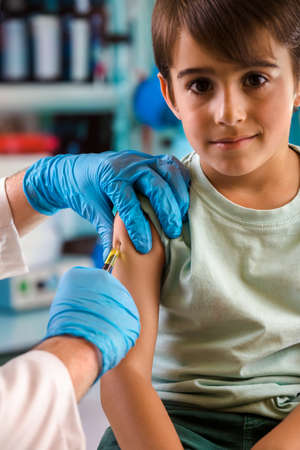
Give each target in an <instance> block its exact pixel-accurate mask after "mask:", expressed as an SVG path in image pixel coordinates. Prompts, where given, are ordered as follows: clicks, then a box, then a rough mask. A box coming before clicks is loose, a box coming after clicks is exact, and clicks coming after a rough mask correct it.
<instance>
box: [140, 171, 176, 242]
mask: <svg viewBox="0 0 300 450" xmlns="http://www.w3.org/2000/svg"><path fill="white" fill-rule="evenodd" d="M135 186H136V187H137V189H138V190H139V191H140V192H141V193H142V194H143V195H145V196H146V197H148V198H149V200H150V203H151V205H152V207H153V209H154V212H155V214H156V215H157V217H158V220H159V222H160V224H161V226H162V228H163V230H164V232H165V233H166V235H167V236H168V237H170V238H175V237H178V236H179V235H180V233H181V230H182V219H181V212H180V209H179V206H178V203H177V201H176V199H175V197H174V193H173V191H172V189H171V188H170V187H169V185H168V183H167V182H166V181H165V180H164V179H163V178H161V177H160V176H159V175H158V174H157V173H156V172H154V171H153V170H150V169H149V170H148V171H147V172H145V173H144V175H143V176H141V177H140V178H139V179H138V180H137V182H136V184H135Z"/></svg>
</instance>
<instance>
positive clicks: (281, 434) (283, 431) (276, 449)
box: [252, 406, 300, 450]
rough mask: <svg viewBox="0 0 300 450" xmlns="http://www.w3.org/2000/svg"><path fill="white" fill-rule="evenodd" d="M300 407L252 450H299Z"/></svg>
mask: <svg viewBox="0 0 300 450" xmlns="http://www.w3.org/2000/svg"><path fill="white" fill-rule="evenodd" d="M299 424H300V406H297V407H296V408H295V409H294V410H293V411H292V412H291V413H290V414H289V415H288V416H287V417H286V418H285V419H284V420H283V421H282V422H280V424H279V425H277V426H276V427H275V428H273V430H272V431H270V432H269V433H268V434H266V435H265V436H264V437H263V438H262V439H260V440H259V441H258V442H257V444H255V445H254V447H252V450H299V448H300V444H299V443H300V427H299Z"/></svg>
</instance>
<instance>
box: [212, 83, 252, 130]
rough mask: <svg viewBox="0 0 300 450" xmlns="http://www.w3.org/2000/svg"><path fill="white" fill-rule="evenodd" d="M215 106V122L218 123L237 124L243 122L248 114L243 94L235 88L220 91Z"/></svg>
mask: <svg viewBox="0 0 300 450" xmlns="http://www.w3.org/2000/svg"><path fill="white" fill-rule="evenodd" d="M215 107H216V108H215V122H216V124H218V125H225V126H235V125H237V124H239V123H241V122H243V121H244V120H245V118H246V115H247V114H246V105H245V100H244V98H243V96H242V95H241V94H240V93H238V92H236V91H234V90H233V89H227V90H224V91H223V92H220V94H219V95H218V98H217V99H216V105H215Z"/></svg>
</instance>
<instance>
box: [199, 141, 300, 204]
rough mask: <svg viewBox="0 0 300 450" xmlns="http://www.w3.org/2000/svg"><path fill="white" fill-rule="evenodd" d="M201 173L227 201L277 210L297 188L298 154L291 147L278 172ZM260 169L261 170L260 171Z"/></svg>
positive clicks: (298, 183) (295, 193)
mask: <svg viewBox="0 0 300 450" xmlns="http://www.w3.org/2000/svg"><path fill="white" fill-rule="evenodd" d="M204 172H205V174H206V176H207V177H208V179H209V180H210V182H211V183H212V184H213V185H214V187H215V188H216V189H217V190H218V191H219V192H220V193H221V194H222V195H224V197H226V198H228V200H230V201H232V202H233V203H236V204H237V205H240V206H243V207H245V208H251V209H258V210H262V209H266V210H267V209H276V208H280V207H281V206H283V205H285V204H287V203H289V202H290V201H291V200H292V199H293V198H294V197H295V196H296V195H297V193H298V191H299V188H300V157H299V154H298V153H296V152H295V151H293V150H291V151H290V152H289V155H288V158H286V161H285V163H284V165H281V167H279V171H278V173H276V172H275V173H272V175H270V174H269V176H266V175H265V174H264V173H258V174H251V175H250V176H248V175H247V176H246V177H230V180H229V179H228V177H226V178H224V177H222V176H221V177H218V176H216V177H215V176H211V174H210V173H207V171H206V170H205V169H204ZM261 172H262V171H261Z"/></svg>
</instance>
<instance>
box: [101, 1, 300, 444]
mask: <svg viewBox="0 0 300 450" xmlns="http://www.w3.org/2000/svg"><path fill="white" fill-rule="evenodd" d="M299 24H300V4H299V1H298V0H268V1H265V2H261V0H238V1H236V0H188V1H186V0H157V2H156V5H155V9H154V13H153V43H154V52H155V57H156V62H157V65H158V67H159V70H160V75H159V78H160V82H161V89H162V93H163V95H164V97H165V99H166V101H167V103H168V105H169V107H170V108H171V110H172V111H173V112H174V114H175V115H176V116H177V117H178V118H179V119H180V120H181V121H182V124H183V127H184V130H185V134H186V136H187V138H188V140H189V142H190V143H191V145H192V146H193V148H194V151H195V152H194V153H192V154H190V155H189V156H187V157H186V158H185V159H184V163H185V165H186V167H188V168H189V170H190V173H191V179H192V182H191V190H190V210H189V214H188V225H186V226H185V227H184V230H183V233H182V235H181V237H180V238H178V239H174V240H168V239H166V238H165V236H164V235H163V233H162V232H161V230H160V228H159V226H158V224H157V220H156V219H155V217H154V215H153V213H152V212H151V209H150V208H148V207H147V205H145V211H146V212H147V213H148V214H149V215H150V217H151V219H152V221H153V223H154V224H155V226H156V228H157V230H158V231H159V233H160V236H161V239H162V241H163V244H164V247H165V267H164V278H163V284H162V291H161V293H160V299H159V287H160V285H159V278H160V272H161V267H162V264H163V255H162V248H161V244H160V242H159V239H158V236H157V233H156V231H154V229H153V235H154V247H153V250H152V253H151V254H149V255H144V256H142V255H138V254H137V253H136V252H135V251H134V249H133V248H131V247H130V243H129V241H128V237H127V236H126V232H125V230H124V227H123V225H122V223H121V222H120V220H119V219H117V220H116V223H115V241H116V242H117V241H118V242H120V245H121V251H122V254H123V258H122V259H121V260H120V261H119V262H118V265H117V267H116V270H115V272H114V275H116V276H117V277H118V278H119V279H120V281H121V282H123V283H124V284H125V285H126V287H127V288H128V290H129V291H130V292H131V294H132V295H133V298H134V299H135V301H136V303H137V306H138V308H139V311H140V315H141V324H142V332H141V337H140V339H139V340H138V342H137V344H136V346H135V347H134V348H133V350H132V351H131V352H130V353H129V354H128V356H127V357H126V359H125V360H124V362H123V363H121V364H120V366H119V367H118V368H117V369H114V370H112V371H111V372H109V373H108V374H107V375H106V376H105V377H103V380H102V401H103V405H104V409H105V411H106V413H107V415H108V418H109V420H110V422H111V424H112V428H113V430H114V433H115V436H116V439H117V440H118V443H119V445H120V447H121V448H122V449H130V450H135V449H139V450H140V449H143V450H145V449H147V450H148V449H155V450H162V449H166V450H167V449H170V450H174V449H180V448H183V447H184V448H185V449H210V450H213V449H214V450H217V449H219V450H220V449H227V450H228V449H236V450H241V449H251V448H252V449H253V450H279V449H280V450H285V449H286V450H287V449H288V450H296V449H297V450H299V448H300V427H299V424H300V406H299V403H300V395H299V394H300V345H299V341H300V338H299V337H300V281H299V267H300V239H299V238H300V194H299V185H300V161H299V151H300V150H299V149H298V148H296V147H292V146H289V144H288V138H289V130H290V123H291V117H292V114H293V110H294V109H295V108H297V107H298V106H299V104H300V83H299V79H300V76H299V74H300V26H299ZM159 301H160V303H161V308H160V317H159V330H158V339H157V344H156V349H155V358H154V364H153V382H154V387H155V388H156V390H157V392H158V394H159V397H160V398H158V397H156V393H155V391H154V390H153V388H152V386H151V366H152V357H153V352H154V346H155V339H156V330H157V320H158V302H159ZM166 411H167V413H166ZM102 448H103V449H108V448H109V449H115V448H119V447H118V444H117V443H116V440H115V438H114V437H113V434H112V432H111V431H108V432H107V433H106V435H105V436H104V438H103V441H102V443H101V444H100V449H102Z"/></svg>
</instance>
